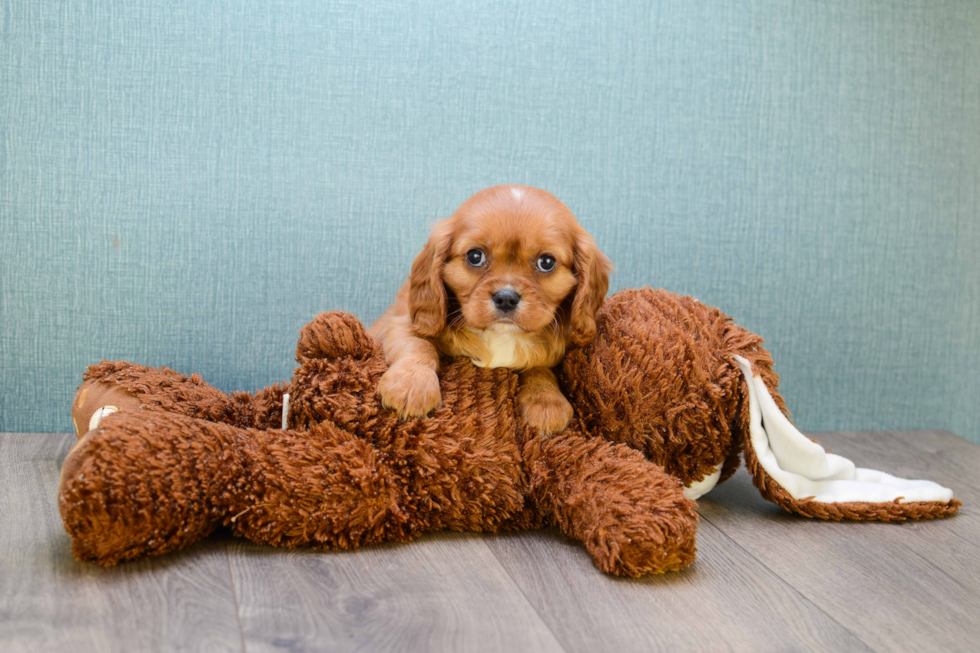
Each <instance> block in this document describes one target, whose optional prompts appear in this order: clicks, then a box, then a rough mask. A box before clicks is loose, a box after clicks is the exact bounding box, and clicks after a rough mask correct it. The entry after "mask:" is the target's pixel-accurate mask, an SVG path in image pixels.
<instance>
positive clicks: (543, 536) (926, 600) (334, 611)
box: [0, 431, 980, 653]
mask: <svg viewBox="0 0 980 653" xmlns="http://www.w3.org/2000/svg"><path fill="white" fill-rule="evenodd" d="M816 437H817V438H818V439H819V440H821V441H822V442H823V443H824V444H825V445H826V446H827V447H828V448H829V449H831V450H834V451H836V452H838V453H841V454H844V455H847V456H849V457H851V458H852V459H854V460H855V462H857V463H858V464H859V465H862V466H870V467H876V468H878V469H883V470H886V471H888V472H891V473H894V474H897V475H900V476H906V477H916V478H929V479H931V480H935V481H938V482H940V483H943V484H944V485H947V486H950V487H952V488H953V489H954V491H955V492H956V495H957V496H958V497H959V498H960V499H962V500H963V501H964V504H965V505H964V507H963V509H962V511H961V513H960V514H959V515H957V516H956V517H953V518H952V519H948V520H944V521H938V522H920V523H909V524H866V523H826V522H816V521H810V520H807V519H803V518H798V517H793V516H791V515H789V514H787V513H784V512H783V511H782V510H780V509H778V508H776V507H775V506H773V505H770V504H768V503H766V502H765V501H764V500H762V499H761V498H760V497H759V494H758V493H757V492H756V491H755V489H754V488H753V487H752V485H751V483H750V481H749V478H748V476H747V475H746V474H745V472H744V470H742V471H740V472H739V473H738V475H737V476H736V477H734V478H733V479H732V480H730V481H729V482H727V483H726V484H724V485H722V486H720V487H718V488H716V489H715V490H714V491H713V492H712V493H711V494H709V495H708V496H707V497H704V498H702V499H701V501H700V502H699V504H700V514H701V523H700V527H699V532H698V540H699V541H698V560H697V562H696V563H695V564H694V565H693V566H692V567H690V568H689V569H687V570H686V571H683V572H680V573H673V574H667V575H664V576H659V577H648V578H644V579H640V580H628V579H620V578H614V577H610V576H606V575H604V574H602V573H600V572H599V571H597V570H596V569H595V568H594V567H593V566H592V563H591V561H590V559H589V557H588V555H587V554H586V552H585V550H584V549H583V548H582V547H581V546H579V545H578V544H576V543H574V542H571V541H569V540H566V539H565V538H564V537H562V536H561V534H560V533H558V532H557V531H555V530H544V531H537V532H528V533H512V534H506V535H478V534H469V533H467V534H458V533H439V534H433V535H429V536H426V537H423V538H422V539H421V540H419V541H416V542H413V543H410V544H399V545H385V546H377V547H370V548H365V549H361V550H358V551H354V552H339V553H331V552H323V551H319V552H317V551H293V550H283V549H272V548H267V547H262V546H255V545H252V544H249V543H248V542H244V541H240V540H234V539H231V538H230V537H228V536H215V537H212V538H210V539H208V540H206V541H204V542H201V543H199V544H197V545H195V546H193V547H191V548H189V549H187V550H184V551H181V552H179V553H177V554H173V555H169V556H165V557H163V558H157V559H155V560H152V561H148V562H142V563H129V564H124V565H121V566H118V567H115V568H112V569H102V568H100V567H96V566H94V565H91V564H82V563H79V562H76V561H75V560H74V559H73V558H72V557H71V555H70V553H69V541H68V536H67V535H66V534H65V532H64V531H63V530H62V526H61V521H60V518H59V516H58V511H57V506H56V502H55V495H56V491H57V483H58V472H59V468H60V464H61V461H62V459H63V458H64V456H65V454H66V453H67V451H68V448H69V446H70V444H71V442H72V441H73V438H71V437H69V436H66V435H65V436H62V435H36V434H2V435H0V651H11V652H13V651H17V652H20V651H57V652H58V653H75V652H81V651H141V650H146V651H163V650H202V651H224V650H228V651H243V650H248V651H270V650H287V651H300V650H310V651H328V650H329V651H354V650H357V651H589V652H592V651H617V652H620V651H657V650H662V651H698V652H701V653H703V652H705V651H723V650H744V651H790V650H794V651H796V650H800V651H802V650H822V651H867V650H871V651H892V650H894V651H957V650H963V651H966V650H970V651H976V650H978V648H980V623H978V615H980V544H978V543H980V522H978V517H977V515H978V514H980V513H978V506H980V481H978V480H977V476H976V474H977V472H978V471H980V447H978V446H977V445H974V444H971V443H968V442H966V441H965V440H962V439H960V438H958V437H956V436H955V435H952V434H950V433H945V432H938V431H918V432H906V433H891V432H889V433H884V432H880V433H826V434H816Z"/></svg>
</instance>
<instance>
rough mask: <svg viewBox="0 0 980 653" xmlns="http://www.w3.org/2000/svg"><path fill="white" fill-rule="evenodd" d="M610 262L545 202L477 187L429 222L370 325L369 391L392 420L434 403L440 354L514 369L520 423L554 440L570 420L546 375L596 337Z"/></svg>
mask: <svg viewBox="0 0 980 653" xmlns="http://www.w3.org/2000/svg"><path fill="white" fill-rule="evenodd" d="M611 271H612V265H611V264H610V262H609V259H608V258H606V256H605V255H604V254H603V253H602V252H600V251H599V249H598V248H597V247H596V245H595V242H594V241H593V240H592V237H591V236H590V235H589V234H588V233H586V231H585V230H584V229H582V227H581V226H580V225H579V223H578V221H576V220H575V216H573V215H572V212H571V211H569V210H568V207H566V206H565V205H564V204H562V203H561V202H560V201H558V199H557V198H555V197H554V196H553V195H551V194H549V193H546V192H545V191H543V190H538V189H536V188H529V187H527V186H495V187H493V188H488V189H486V190H483V191H480V192H479V193H477V194H476V195H474V196H473V197H471V198H470V199H468V200H466V202H465V203H464V204H463V205H462V206H461V207H459V209H458V210H457V211H456V213H455V214H453V215H452V217H449V218H447V219H445V220H443V221H441V222H439V223H437V224H436V225H435V227H434V228H433V230H432V235H431V237H430V238H429V241H428V243H426V245H425V247H424V248H423V249H422V252H421V253H420V254H419V255H418V256H417V257H416V259H415V262H414V263H413V264H412V271H411V274H410V275H409V278H408V281H406V282H405V285H404V286H402V288H401V290H400V291H399V293H398V296H397V298H396V299H395V303H394V304H393V305H392V306H391V308H389V309H388V312H386V313H385V314H384V315H383V316H382V317H381V318H380V319H379V320H378V321H377V322H375V323H374V325H372V327H371V331H370V333H371V335H372V336H374V337H375V338H377V339H378V340H379V341H381V343H382V344H383V346H384V352H385V356H386V357H387V359H388V364H389V365H390V367H389V369H388V371H387V372H385V374H384V375H383V376H382V377H381V381H380V383H379V386H378V394H380V395H381V399H382V402H383V403H384V405H385V406H387V407H389V408H393V409H394V410H395V411H397V412H398V414H399V415H401V416H402V417H417V416H422V415H426V414H427V413H428V412H429V411H431V410H432V409H433V408H436V407H437V406H439V404H440V403H441V400H442V398H441V395H440V393H439V378H438V376H437V372H438V370H439V356H440V355H441V354H444V355H449V356H466V357H467V358H470V359H471V360H472V361H473V362H474V363H475V364H476V365H479V366H481V367H507V368H511V369H515V370H521V374H520V387H519V390H518V397H517V398H518V404H519V405H520V407H521V410H522V411H523V414H524V418H525V419H526V420H527V422H528V423H529V424H530V425H532V426H535V427H537V428H538V429H539V430H540V431H541V432H542V433H545V434H549V433H557V432H558V431H561V430H562V429H564V428H565V426H566V425H567V424H568V422H569V420H571V418H572V407H571V405H570V404H569V403H568V400H567V399H565V397H564V395H562V393H561V390H560V389H559V387H558V381H557V379H556V378H555V374H554V372H552V371H551V368H552V367H554V366H555V365H557V364H558V362H559V361H561V359H562V356H564V354H565V347H566V346H567V345H568V343H569V342H573V343H576V344H579V345H582V344H586V343H587V342H589V341H590V340H591V339H592V338H593V336H594V335H595V330H596V326H595V313H596V311H597V310H598V309H599V307H600V306H601V305H602V302H603V299H605V296H606V291H607V290H608V288H609V273H610V272H611Z"/></svg>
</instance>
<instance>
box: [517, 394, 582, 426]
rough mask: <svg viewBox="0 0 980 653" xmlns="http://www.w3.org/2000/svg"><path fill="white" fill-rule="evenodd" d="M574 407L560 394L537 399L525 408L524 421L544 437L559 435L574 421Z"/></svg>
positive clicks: (545, 395) (542, 396)
mask: <svg viewBox="0 0 980 653" xmlns="http://www.w3.org/2000/svg"><path fill="white" fill-rule="evenodd" d="M573 414H574V412H573V411H572V405H571V404H570V403H568V399H565V397H564V396H563V395H561V394H558V393H553V394H552V393H549V394H544V395H540V396H538V397H535V398H534V399H533V400H532V401H529V402H528V403H527V404H526V405H525V406H524V420H525V421H526V422H527V423H528V424H529V425H530V426H533V427H535V428H536V429H538V431H540V432H541V434H542V435H552V434H554V433H558V432H560V431H562V430H564V429H565V427H566V426H568V423H569V422H571V421H572V415H573Z"/></svg>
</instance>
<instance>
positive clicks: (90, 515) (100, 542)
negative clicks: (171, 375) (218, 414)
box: [58, 409, 244, 565]
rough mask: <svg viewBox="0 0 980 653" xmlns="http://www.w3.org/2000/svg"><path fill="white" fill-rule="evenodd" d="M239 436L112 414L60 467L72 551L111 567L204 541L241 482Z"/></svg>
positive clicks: (149, 414) (204, 426) (180, 421)
mask: <svg viewBox="0 0 980 653" xmlns="http://www.w3.org/2000/svg"><path fill="white" fill-rule="evenodd" d="M238 432H239V430H238V429H235V428H234V427H231V426H227V425H224V424H213V423H210V422H206V421H204V420H194V419H190V418H187V417H183V416H180V415H173V414H170V413H165V412H158V411H151V410H140V409H137V410H133V411H129V410H123V411H120V412H117V413H112V414H109V415H106V416H105V417H104V418H103V419H102V420H101V422H100V424H99V425H98V426H97V427H96V428H95V429H93V430H91V431H89V432H88V433H87V434H86V435H85V436H84V437H82V439H81V440H79V442H78V443H77V444H76V445H75V446H74V447H73V448H72V450H71V451H70V452H69V454H68V456H67V458H66V459H65V462H64V463H63V464H62V467H61V480H60V483H59V490H58V508H59V511H60V512H61V517H62V521H63V522H64V526H65V530H66V531H68V533H69V535H71V538H72V553H73V554H74V555H75V557H76V558H78V559H80V560H91V561H94V562H97V563H99V564H101V565H113V564H115V563H117V562H119V561H121V560H133V559H138V558H144V557H148V556H153V555H159V554H161V553H166V552H167V551H172V550H175V549H179V548H181V547H184V546H186V545H188V544H190V543H191V542H193V541H195V540H198V539H200V538H202V537H204V536H206V535H207V534H208V533H210V532H211V531H212V530H213V529H214V528H215V527H216V526H217V525H219V524H220V523H221V520H222V517H223V515H224V514H225V511H224V510H222V509H221V507H222V504H226V503H228V502H229V501H231V500H232V499H233V498H235V496H236V495H235V493H234V489H235V482H236V481H238V480H239V479H241V478H242V474H243V470H244V459H243V455H242V453H241V451H240V449H239V447H238V445H237V440H236V437H237V433H238Z"/></svg>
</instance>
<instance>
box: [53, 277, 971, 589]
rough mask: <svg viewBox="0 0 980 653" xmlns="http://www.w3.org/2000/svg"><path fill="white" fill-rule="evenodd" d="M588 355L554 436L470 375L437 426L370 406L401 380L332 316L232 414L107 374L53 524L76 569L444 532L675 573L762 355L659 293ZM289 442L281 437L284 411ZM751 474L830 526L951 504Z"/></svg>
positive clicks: (138, 377) (176, 385) (506, 378)
mask: <svg viewBox="0 0 980 653" xmlns="http://www.w3.org/2000/svg"><path fill="white" fill-rule="evenodd" d="M596 323H597V333H596V337H595V338H593V340H592V341H591V342H590V343H589V344H588V345H585V346H581V347H580V346H578V345H575V344H572V345H571V346H570V347H569V352H568V354H567V355H566V356H565V358H564V359H563V361H562V363H561V364H560V366H559V367H558V371H559V376H560V377H561V381H562V384H563V387H564V389H565V391H566V392H567V395H568V397H569V399H570V400H571V402H572V404H573V405H574V407H575V415H576V416H575V418H574V419H573V420H572V422H571V423H570V425H569V426H568V427H567V428H566V429H564V430H563V431H562V432H561V433H560V434H557V435H555V436H553V437H542V436H541V435H540V434H539V433H537V432H536V431H535V430H534V429H532V428H529V427H528V426H527V425H526V424H525V423H524V422H523V420H522V419H521V417H520V405H521V399H520V395H519V393H518V384H519V379H518V375H517V374H515V373H514V372H512V371H510V370H507V369H486V368H479V367H476V366H474V365H473V364H472V363H471V362H470V361H468V360H465V359H462V358H457V359H455V360H452V361H447V362H446V365H445V368H444V369H443V370H442V373H441V375H440V382H441V389H442V397H443V405H442V406H441V407H440V408H437V409H435V410H434V411H433V413H432V415H430V416H429V417H427V418H424V419H421V418H420V419H410V420H402V419H400V418H399V417H398V416H396V415H395V414H393V413H391V412H390V411H388V410H386V409H385V408H384V407H383V406H382V405H381V402H380V401H379V398H378V396H377V394H376V389H377V385H378V381H379V380H380V379H381V378H382V377H383V375H384V373H385V371H386V370H387V369H388V365H387V363H386V362H385V357H384V353H383V351H382V347H381V345H380V344H379V343H378V342H376V341H374V340H373V339H371V338H370V337H368V335H367V333H366V332H365V329H364V327H363V326H362V325H361V324H360V322H358V320H357V319H356V318H354V317H352V316H349V315H345V314H342V313H329V314H328V313H324V314H321V315H319V316H317V318H316V319H314V320H313V322H311V323H310V324H309V325H307V326H306V328H304V329H303V332H302V333H301V335H300V339H299V342H298V344H297V347H296V360H297V362H298V363H299V365H298V367H297V368H296V370H295V373H294V375H293V378H292V379H291V380H290V381H288V382H286V383H284V384H281V385H280V384H276V385H272V386H269V387H267V388H265V389H263V390H260V391H258V392H256V393H254V394H249V393H234V394H232V395H228V394H226V393H224V392H221V391H219V390H218V389H216V388H213V387H211V386H209V385H208V384H207V383H205V382H204V381H203V380H202V379H201V377H200V376H197V375H194V376H191V377H187V376H184V375H181V374H178V373H176V372H173V371H171V370H167V369H163V370H159V369H153V368H148V367H143V366H141V365H133V364H131V363H125V362H108V361H103V362H102V363H99V364H98V365H93V366H91V367H89V369H88V370H87V371H86V373H85V379H86V381H85V383H84V384H83V385H82V387H81V388H79V391H78V393H77V394H76V397H75V400H74V402H73V404H72V418H73V420H74V421H75V423H76V424H77V425H81V426H80V429H79V430H80V431H81V429H82V428H85V426H84V425H88V424H89V423H90V420H91V418H92V415H93V413H94V412H95V411H96V410H97V409H98V408H99V407H100V406H103V405H105V404H106V403H111V404H112V405H115V406H117V407H119V408H120V409H121V410H120V412H119V413H116V414H112V415H109V416H108V417H105V418H104V419H102V421H101V423H99V424H98V426H97V427H96V428H94V429H93V430H91V431H88V432H87V433H84V432H79V438H80V440H79V442H78V444H77V445H76V446H75V448H74V449H72V451H71V452H70V453H69V455H68V457H67V458H66V460H65V462H64V465H63V467H62V475H61V483H60V487H59V491H58V504H59V509H60V511H61V516H62V519H63V521H64V525H65V529H66V530H67V531H68V533H69V534H70V535H71V539H72V552H73V553H74V554H75V556H76V557H78V558H79V559H83V560H92V561H95V562H97V563H99V564H103V565H111V564H115V563H117V562H119V561H122V560H137V559H141V558H144V557H147V556H152V555H159V554H162V553H166V552H167V551H173V550H175V549H179V548H181V547H183V546H186V545H188V544H189V543H191V542H193V541H195V540H197V539H199V538H201V537H204V536H206V535H207V534H208V533H210V532H212V531H213V530H214V529H215V528H218V527H220V526H222V525H223V526H225V527H227V528H230V529H231V530H232V532H233V533H235V534H236V535H239V536H241V537H247V538H249V539H251V540H253V541H255V542H263V543H268V544H272V545H277V546H317V547H331V548H350V547H354V546H358V545H362V544H369V543H372V542H381V541H386V540H409V539H412V538H414V537H416V536H417V535H419V534H420V533H423V532H425V531H429V530H436V529H456V530H474V531H485V532H486V531H500V530H505V529H517V528H535V527H539V526H541V525H544V524H556V525H558V526H559V527H560V528H561V529H562V531H563V532H564V533H566V534H567V535H568V536H569V537H572V538H575V539H576V540H579V541H581V542H582V543H583V544H584V545H585V547H586V549H587V550H588V551H589V553H590V554H591V556H592V557H593V559H594V560H595V564H596V565H597V566H598V567H599V568H600V569H602V570H603V571H607V572H611V573H615V574H625V575H631V576H636V575H640V574H645V573H657V572H663V571H669V570H673V569H680V568H682V567H684V566H685V565H688V564H690V563H691V562H692V561H693V560H694V555H695V532H696V528H697V513H696V512H695V510H694V507H695V504H694V502H693V501H690V500H688V499H686V498H685V497H684V494H683V486H684V485H687V484H690V483H692V482H695V481H699V480H701V479H702V478H703V477H704V476H705V475H706V474H707V473H709V472H710V470H712V469H715V468H716V467H717V465H718V464H719V463H723V465H724V467H723V471H722V480H724V479H725V478H726V477H728V476H729V475H730V474H731V473H732V472H733V471H734V470H735V468H736V467H737V465H738V459H739V453H740V452H741V451H742V449H743V448H744V447H745V443H746V440H747V438H748V419H749V408H748V400H747V386H746V384H745V381H744V380H743V378H742V375H741V373H740V371H739V370H738V367H737V366H736V364H735V361H734V356H736V355H739V356H742V357H744V358H746V359H748V360H749V361H750V363H751V365H752V368H753V370H754V371H755V372H756V373H758V374H759V375H760V376H761V377H762V378H763V380H764V382H765V383H766V385H767V386H768V388H769V390H770V392H771V394H772V396H773V398H774V400H775V401H776V403H777V405H779V406H780V407H782V405H783V404H782V399H781V398H780V396H779V393H778V390H777V383H778V377H777V376H776V374H775V372H774V371H773V370H772V359H771V358H770V356H769V354H768V352H766V350H765V349H763V348H762V339H761V338H760V337H758V336H756V335H753V334H751V333H749V332H748V331H746V330H745V329H742V328H740V327H738V326H737V325H735V324H733V323H732V321H731V320H730V319H729V318H728V317H727V316H725V315H724V314H723V313H722V312H721V311H719V310H718V309H715V308H711V307H708V306H704V305H703V304H700V303H699V302H697V301H696V300H693V299H691V298H689V297H678V296H677V295H673V294H671V293H668V292H665V291H655V290H649V289H644V290H630V291H623V292H620V293H617V294H615V295H613V296H612V297H610V298H609V300H608V301H606V303H605V304H604V306H603V307H602V309H601V310H600V311H599V313H598V314H597V316H596ZM284 392H288V393H290V402H289V404H290V410H289V429H288V430H279V425H280V419H281V414H282V410H283V401H284V400H283V393H284ZM745 451H746V462H747V464H748V467H749V469H750V471H751V472H752V473H753V478H754V480H755V482H756V484H757V485H758V486H759V488H760V490H762V492H763V494H764V496H766V497H767V498H769V499H770V500H772V501H775V502H776V503H777V504H779V505H781V506H783V507H784V508H786V509H787V510H791V511H793V512H797V513H800V514H803V515H807V516H810V517H817V518H821V519H877V520H888V521H894V520H904V519H931V518H936V517H943V516H946V515H950V514H952V513H954V512H956V510H957V509H958V507H959V505H960V504H959V502H958V501H955V500H954V501H951V502H950V503H948V504H940V503H907V504H900V503H897V502H896V503H893V504H880V503H879V504H855V503H849V504H822V503H817V502H814V501H811V500H808V499H801V500H798V501H797V500H794V499H792V498H791V497H789V496H788V495H787V494H786V493H785V491H784V490H783V489H782V488H780V487H779V486H778V485H776V484H775V483H774V482H773V481H772V479H770V478H768V476H767V475H766V474H765V471H764V470H762V469H761V468H760V466H759V464H758V461H757V460H756V458H755V456H754V454H753V453H752V450H751V448H745Z"/></svg>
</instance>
